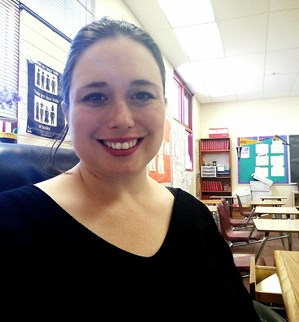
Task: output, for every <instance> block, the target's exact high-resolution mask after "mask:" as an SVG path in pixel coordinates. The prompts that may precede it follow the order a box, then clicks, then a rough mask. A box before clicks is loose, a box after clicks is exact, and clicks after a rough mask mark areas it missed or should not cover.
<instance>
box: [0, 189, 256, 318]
mask: <svg viewBox="0 0 299 322" xmlns="http://www.w3.org/2000/svg"><path fill="white" fill-rule="evenodd" d="M169 189H170V191H171V192H172V193H173V194H174V196H175V199H174V204H173V211H172V216H171V221H170V224H169V229H168V232H167V234H166V237H165V240H164V242H163V244H162V245H161V247H160V249H159V250H158V251H157V252H156V254H154V255H153V256H151V257H142V256H137V255H134V254H131V253H129V252H127V251H124V250H122V249H120V248H118V247H116V246H114V245H112V244H110V243H108V242H107V241H105V240H104V239H102V238H100V237H99V236H97V235H95V234H94V233H93V232H91V231H90V230H89V229H87V228H86V227H85V226H83V225H82V224H80V223H79V222H78V221H76V220H75V219H74V218H73V217H72V216H70V215H69V214H68V213H67V212H66V211H65V210H64V209H62V208H61V207H60V206H59V205H58V204H57V203H56V202H55V201H54V200H53V199H51V198H50V197H49V196H48V195H47V194H46V193H44V192H43V191H42V190H40V189H39V188H37V187H35V186H34V185H27V186H23V187H20V188H17V189H13V190H9V191H4V192H2V193H0V261H1V263H4V264H3V267H6V266H7V267H8V265H7V263H9V262H10V261H8V259H10V260H11V259H14V260H16V259H17V260H18V262H19V263H21V264H20V265H21V267H20V275H19V276H15V278H16V280H18V281H21V282H24V277H25V276H24V274H25V272H26V274H27V275H26V274H25V275H26V281H31V283H30V285H31V287H33V286H32V285H35V287H38V288H39V286H38V283H37V280H38V279H40V281H41V285H44V286H45V285H47V287H46V289H48V288H52V287H54V285H55V288H57V285H56V282H55V281H57V280H61V279H62V280H63V281H64V282H63V285H64V286H65V285H68V288H63V289H64V292H66V294H67V295H66V296H72V295H74V294H76V290H78V287H79V286H81V288H83V289H84V290H86V292H87V293H86V292H85V293H84V294H85V296H88V295H87V294H89V295H90V293H89V291H90V289H94V291H95V292H100V294H101V295H103V298H104V300H103V299H102V302H101V303H102V305H101V307H102V309H103V310H107V309H108V306H107V305H108V303H106V301H108V298H107V293H109V292H110V291H111V292H112V293H113V294H114V295H111V296H112V297H111V298H110V300H111V302H112V305H113V307H115V310H116V311H113V312H110V313H111V314H112V315H114V314H120V313H121V312H120V311H118V310H117V307H118V306H121V304H124V302H125V303H127V301H129V302H130V303H131V304H132V307H130V306H127V305H126V308H127V310H128V311H126V310H125V311H123V312H122V316H123V315H125V316H127V317H130V316H133V315H134V314H136V304H137V303H138V307H139V309H142V310H143V312H144V314H145V315H146V314H148V317H149V316H151V315H152V314H153V315H155V314H160V313H159V312H163V313H164V314H165V317H179V316H181V315H184V316H185V317H186V318H187V317H192V316H194V321H204V320H202V319H201V318H202V316H203V314H204V313H205V312H207V314H209V316H210V318H208V321H217V320H218V317H219V315H220V316H221V321H223V320H226V321H242V322H246V321H259V319H258V317H257V315H256V313H255V311H254V309H253V306H252V301H251V299H250V296H249V293H248V292H247V290H246V288H245V287H244V284H243V280H242V277H241V275H240V273H239V272H238V270H237V269H236V267H235V265H234V261H233V257H232V252H231V250H230V248H229V246H228V244H227V242H226V241H225V240H224V239H223V238H222V235H221V234H220V232H219V230H218V228H217V226H216V224H215V221H214V219H213V217H212V215H211V213H210V211H209V210H208V208H207V207H206V206H205V205H204V204H203V203H201V202H200V201H199V200H198V199H196V198H195V197H194V196H192V195H191V194H189V193H187V192H186V191H184V190H182V189H179V188H169ZM33 263H34V265H33ZM26 267H27V268H29V267H30V269H26ZM0 269H1V268H0ZM48 270H50V271H51V274H50V275H51V276H49V279H48V278H46V275H45V273H44V272H45V271H48ZM40 273H42V277H41V278H40V277H39V278H38V279H37V276H39V274H40ZM7 274H9V272H8V273H7ZM54 277H56V279H54ZM50 280H51V281H52V282H51V283H50V282H49V281H50ZM48 282H49V283H48ZM60 283H61V282H60ZM59 285H60V286H61V284H59ZM75 286H76V287H75ZM73 288H75V289H73ZM43 289H44V288H43ZM39 292H43V291H41V290H39ZM79 294H80V295H79ZM79 294H78V296H82V295H83V294H82V293H81V291H80V292H79ZM130 294H131V295H130ZM151 294H152V295H151ZM60 295H61V294H60ZM148 297H150V301H149V299H148ZM142 299H143V300H144V301H142ZM109 303H110V302H109ZM134 308H135V309H134ZM158 309H159V310H160V311H159V310H158ZM161 310H162V311H161ZM154 312H156V313H155V314H154ZM240 314H242V317H241V318H240ZM199 317H201V318H199ZM192 319H193V318H192ZM140 321H143V318H141V319H140ZM184 321H190V319H189V318H187V319H186V320H184Z"/></svg>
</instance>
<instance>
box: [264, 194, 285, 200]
mask: <svg viewBox="0 0 299 322" xmlns="http://www.w3.org/2000/svg"><path fill="white" fill-rule="evenodd" d="M259 198H260V199H262V200H278V201H282V199H288V197H286V196H278V195H276V196H275V195H274V196H260V197H259Z"/></svg>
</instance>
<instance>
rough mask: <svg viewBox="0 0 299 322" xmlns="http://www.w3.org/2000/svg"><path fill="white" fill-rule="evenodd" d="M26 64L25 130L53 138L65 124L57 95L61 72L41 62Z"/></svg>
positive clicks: (60, 99) (59, 97) (28, 62)
mask: <svg viewBox="0 0 299 322" xmlns="http://www.w3.org/2000/svg"><path fill="white" fill-rule="evenodd" d="M27 64H28V106H27V115H28V116H27V127H26V132H27V133H30V134H34V135H38V136H42V137H45V138H50V139H55V138H56V137H57V135H58V134H59V133H60V132H61V131H62V129H63V128H64V126H65V120H64V116H63V113H62V109H61V101H62V98H61V96H59V93H60V90H59V84H60V77H61V74H60V73H59V72H57V71H56V70H54V69H53V68H51V67H49V66H47V65H45V64H42V63H41V62H31V61H29V60H27Z"/></svg>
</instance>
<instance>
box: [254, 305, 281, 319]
mask: <svg viewBox="0 0 299 322" xmlns="http://www.w3.org/2000/svg"><path fill="white" fill-rule="evenodd" d="M253 305H254V308H255V310H256V312H257V314H258V316H259V318H260V320H261V322H287V320H286V319H285V318H284V317H283V316H282V315H280V314H278V313H277V312H276V311H275V310H273V309H272V308H271V307H269V306H267V305H265V304H263V303H261V302H258V301H254V300H253Z"/></svg>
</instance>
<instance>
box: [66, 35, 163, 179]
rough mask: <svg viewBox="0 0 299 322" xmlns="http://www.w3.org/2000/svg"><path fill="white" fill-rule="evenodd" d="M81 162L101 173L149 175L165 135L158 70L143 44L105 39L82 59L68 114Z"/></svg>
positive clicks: (79, 62) (85, 53) (89, 49)
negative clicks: (152, 162)
mask: <svg viewBox="0 0 299 322" xmlns="http://www.w3.org/2000/svg"><path fill="white" fill-rule="evenodd" d="M65 113H66V119H67V122H68V125H69V128H70V136H71V139H72V144H73V146H74V149H75V151H76V153H77V154H78V156H79V158H80V159H81V164H82V165H84V166H86V167H87V168H88V169H89V170H90V171H92V172H94V173H97V174H98V175H100V174H102V175H108V176H115V175H120V174H121V175H124V174H130V173H136V172H139V171H144V170H145V169H146V166H147V164H148V163H149V162H150V161H151V160H152V159H153V157H154V156H155V155H156V153H157V152H158V150H159V148H160V146H161V142H162V139H163V134H164V120H165V103H164V94H163V85H162V80H161V76H160V70H159V67H158V65H157V63H156V61H155V59H154V57H153V56H152V54H151V53H150V52H149V50H148V49H147V48H146V47H144V46H143V45H141V44H139V43H137V42H135V41H133V40H131V39H129V38H125V37H119V38H115V39H106V40H101V41H99V42H98V43H95V44H93V45H92V46H91V47H90V48H88V49H87V50H86V51H85V52H84V53H83V54H82V56H81V57H80V59H79V60H78V61H77V65H76V67H75V68H74V71H73V76H72V80H71V86H70V106H69V109H68V110H67V111H66V112H65Z"/></svg>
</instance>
